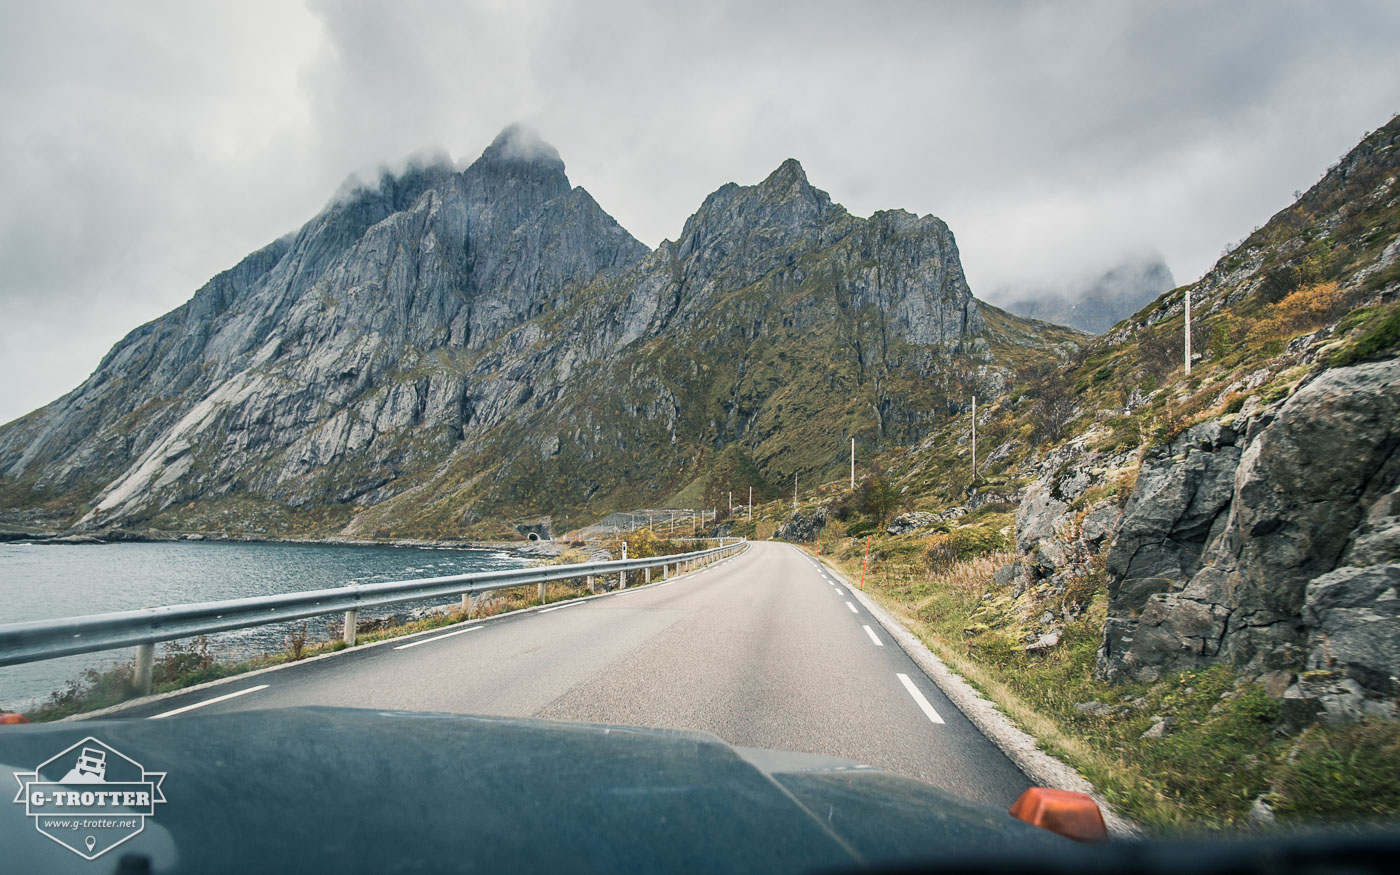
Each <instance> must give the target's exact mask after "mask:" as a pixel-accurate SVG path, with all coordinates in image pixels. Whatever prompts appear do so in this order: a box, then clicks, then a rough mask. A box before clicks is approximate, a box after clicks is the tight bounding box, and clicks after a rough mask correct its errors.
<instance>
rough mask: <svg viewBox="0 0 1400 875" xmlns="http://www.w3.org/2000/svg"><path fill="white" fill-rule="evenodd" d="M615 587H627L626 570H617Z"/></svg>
mask: <svg viewBox="0 0 1400 875" xmlns="http://www.w3.org/2000/svg"><path fill="white" fill-rule="evenodd" d="M617 588H618V589H626V588H627V572H625V571H619V572H618V573H617Z"/></svg>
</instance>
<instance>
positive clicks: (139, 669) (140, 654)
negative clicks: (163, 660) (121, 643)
mask: <svg viewBox="0 0 1400 875" xmlns="http://www.w3.org/2000/svg"><path fill="white" fill-rule="evenodd" d="M155 668H156V644H155V642H154V641H148V642H146V643H145V644H138V645H136V677H134V678H133V679H132V680H133V681H135V684H136V692H137V693H139V694H140V695H142V696H149V695H150V694H151V676H152V675H153V674H155Z"/></svg>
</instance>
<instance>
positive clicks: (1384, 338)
mask: <svg viewBox="0 0 1400 875" xmlns="http://www.w3.org/2000/svg"><path fill="white" fill-rule="evenodd" d="M1353 330H1354V332H1355V333H1356V335H1357V336H1356V338H1355V339H1354V340H1351V341H1349V342H1348V343H1347V344H1346V345H1345V346H1344V347H1342V348H1341V349H1339V350H1337V351H1336V352H1335V353H1333V354H1332V358H1331V360H1330V361H1329V362H1328V364H1329V365H1331V366H1332V367H1334V368H1338V367H1345V366H1347V365H1354V364H1358V363H1360V362H1364V361H1368V360H1370V359H1373V358H1380V357H1382V356H1384V355H1391V354H1394V353H1395V352H1396V350H1397V348H1400V305H1391V306H1390V307H1387V308H1385V309H1383V310H1377V311H1375V312H1373V313H1370V314H1368V316H1367V317H1366V318H1364V319H1362V320H1361V321H1360V322H1359V323H1358V324H1357V326H1356V327H1355V329H1353Z"/></svg>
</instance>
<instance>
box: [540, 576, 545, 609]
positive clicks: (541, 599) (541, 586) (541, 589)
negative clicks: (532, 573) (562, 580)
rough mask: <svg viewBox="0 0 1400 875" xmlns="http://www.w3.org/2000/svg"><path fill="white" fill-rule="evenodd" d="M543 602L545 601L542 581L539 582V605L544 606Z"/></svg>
mask: <svg viewBox="0 0 1400 875" xmlns="http://www.w3.org/2000/svg"><path fill="white" fill-rule="evenodd" d="M544 600H545V592H544V581H540V604H544Z"/></svg>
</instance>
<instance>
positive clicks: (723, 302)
mask: <svg viewBox="0 0 1400 875" xmlns="http://www.w3.org/2000/svg"><path fill="white" fill-rule="evenodd" d="M984 330H985V325H984V323H983V319H982V316H981V311H980V309H979V307H978V305H977V303H976V301H975V300H974V299H973V298H972V295H971V292H970V291H969V289H968V288H967V283H966V280H965V278H964V276H963V273H962V268H961V264H960V262H959V259H958V253H957V246H956V242H955V241H954V239H953V235H952V233H951V232H950V231H949V230H948V227H947V226H946V225H945V224H944V223H943V222H942V221H940V220H939V219H937V218H935V217H933V216H922V217H920V216H914V215H911V214H909V213H906V212H903V211H899V210H894V211H886V212H880V213H877V214H875V215H874V216H872V217H871V218H870V219H859V218H856V217H853V216H851V215H850V214H849V213H847V212H846V210H844V209H843V208H842V207H840V206H839V205H837V204H833V203H832V202H831V199H830V198H829V197H828V196H827V195H826V193H824V192H822V191H820V190H818V189H816V188H814V187H813V186H812V185H811V184H810V183H809V182H808V180H807V178H806V174H805V173H804V172H803V170H802V168H801V166H800V165H799V164H798V163H797V162H796V161H787V162H784V164H783V165H782V166H781V167H779V168H778V169H777V170H776V171H774V173H773V174H771V175H770V176H769V177H768V178H767V179H765V180H764V181H762V182H761V183H759V184H757V185H752V186H739V185H733V184H731V185H726V186H724V187H722V188H721V189H719V190H718V191H716V192H715V193H714V194H712V195H711V196H710V197H709V198H707V199H706V201H705V203H704V204H703V205H702V206H701V208H700V209H699V210H698V211H697V212H696V214H695V215H694V216H692V217H691V218H690V220H689V221H687V223H686V226H685V229H684V232H683V233H682V234H681V236H680V239H679V240H678V241H677V242H675V243H670V242H665V243H663V244H662V245H661V246H660V247H658V248H657V249H656V250H655V251H651V252H648V250H647V249H646V247H645V246H643V245H642V244H641V243H639V242H638V241H636V240H635V239H633V238H632V237H631V236H630V235H629V234H628V233H627V232H626V231H624V230H623V229H622V228H621V227H619V226H618V225H617V223H616V222H615V221H613V219H612V218H611V217H610V216H608V215H607V213H605V212H604V211H603V210H602V208H601V207H599V205H598V204H597V203H596V202H595V201H594V200H593V198H592V197H591V196H590V195H589V194H588V192H586V191H584V190H583V189H581V188H575V187H572V186H571V185H570V183H569V180H568V177H567V176H566V175H565V172H564V165H563V162H562V161H560V159H559V156H558V154H557V153H556V152H555V151H554V150H553V149H552V148H551V147H549V146H548V145H546V144H544V143H542V142H540V141H539V140H538V138H537V137H534V136H533V135H532V134H530V133H529V132H528V131H525V130H523V129H520V128H509V129H507V130H506V131H503V132H502V133H501V135H500V136H499V137H497V138H496V140H495V141H494V142H493V143H492V144H491V145H490V146H489V147H488V148H487V149H486V150H485V151H484V152H483V153H482V155H481V157H480V158H479V159H477V160H476V161H475V162H473V163H472V164H471V165H470V166H469V167H467V168H466V169H465V170H461V171H459V170H457V169H456V168H455V167H454V166H453V165H452V164H451V163H449V162H447V161H446V160H432V161H427V162H421V163H419V164H416V165H413V166H411V167H410V168H409V169H408V170H407V171H406V172H404V173H403V174H400V175H398V176H393V175H389V174H385V175H383V176H382V177H381V178H380V179H379V180H378V181H377V182H376V183H374V184H372V185H356V186H349V187H346V188H345V189H344V190H343V191H342V192H341V194H340V195H339V196H338V197H337V198H336V200H335V201H334V202H333V203H331V204H329V205H328V206H327V207H326V208H325V209H324V210H323V211H322V212H321V214H320V215H318V216H316V217H315V218H313V219H312V220H311V221H310V222H308V223H307V224H306V225H305V226H304V227H303V228H301V229H300V230H299V231H297V232H296V233H295V234H292V235H288V236H287V237H286V238H284V239H281V240H278V241H276V242H275V243H273V244H271V245H269V246H267V247H265V248H264V249H262V250H260V251H259V252H256V253H254V254H252V255H250V256H248V257H247V258H246V259H244V260H243V261H242V262H240V263H239V264H238V265H237V266H235V267H234V268H232V269H231V270H229V271H226V272H225V273H222V274H220V275H219V276H217V277H215V278H214V279H212V280H211V281H210V282H209V283H208V284H207V285H206V286H205V287H204V288H202V289H200V290H199V291H198V292H197V293H196V294H195V295H194V297H193V298H192V299H191V301H190V302H189V303H187V304H186V305H184V306H183V307H180V308H178V309H177V310H175V311H173V312H172V313H170V314H167V315H166V316H164V317H162V318H160V319H158V320H156V321H154V322H152V323H150V324H148V325H145V326H142V327H141V328H138V329H137V330H135V331H133V332H132V333H131V334H129V335H128V336H127V337H126V338H124V339H123V340H122V341H121V342H120V343H118V344H117V345H116V346H115V347H114V348H113V350H112V351H111V352H110V353H109V354H108V356H107V357H106V359H104V361H103V362H102V364H101V365H100V366H99V368H98V369H97V371H96V372H94V374H93V375H92V376H91V377H90V378H89V379H88V380H87V381H85V382H84V383H83V384H82V385H81V386H79V387H78V388H77V389H75V390H74V391H73V392H72V393H69V394H68V395H66V396H64V397H63V398H61V399H59V400H58V401H56V402H54V403H53V404H50V405H49V406H47V407H45V408H43V409H42V410H40V411H36V412H35V413H34V414H31V415H30V416H27V417H25V418H23V419H20V420H17V421H15V422H13V423H10V424H8V425H6V426H4V427H0V480H3V482H4V484H5V485H6V486H10V485H18V487H19V488H20V489H27V490H30V492H31V493H32V495H33V496H34V502H35V503H36V504H38V503H45V502H48V501H49V500H51V499H53V498H55V497H57V498H60V499H62V500H63V501H64V502H67V506H69V507H71V508H73V509H75V512H74V515H73V517H72V518H70V522H71V521H72V519H76V518H77V517H78V516H81V520H82V524H83V525H84V526H86V527H101V526H107V525H112V524H122V523H126V524H133V525H139V524H141V523H142V522H143V521H149V520H151V519H153V518H155V517H157V516H158V515H159V514H161V513H163V512H166V511H172V512H173V510H172V509H178V508H181V507H186V506H189V505H192V504H194V505H197V504H199V503H200V502H205V501H209V500H211V499H225V498H226V499H229V500H230V502H236V501H241V500H242V499H244V498H246V499H248V500H250V501H251V502H253V503H254V504H255V505H257V506H258V507H268V506H271V507H276V508H283V507H291V508H304V509H311V508H316V507H321V506H334V507H337V508H342V509H346V508H349V509H353V510H352V511H347V512H350V513H353V514H359V513H361V512H362V511H365V510H367V509H372V508H383V507H384V506H386V505H389V504H391V503H392V502H397V501H400V500H402V501H403V502H404V506H405V507H408V510H405V511H402V512H399V511H395V514H397V515H398V516H399V517H400V518H402V516H403V515H404V514H407V515H409V516H412V515H414V514H417V513H419V512H420V510H422V509H424V508H427V507H429V506H433V507H434V508H435V511H434V512H435V513H436V514H437V517H436V519H448V520H453V521H454V522H457V523H460V524H461V525H464V526H465V525H471V524H475V523H477V522H480V521H483V520H485V519H488V518H490V517H491V514H492V513H494V512H496V510H497V509H499V508H501V507H507V508H511V513H510V518H513V519H518V518H520V517H522V516H529V515H531V514H539V513H547V512H554V513H555V514H556V518H561V517H560V514H562V513H563V509H567V508H568V507H573V508H579V507H581V506H586V505H588V504H589V503H591V502H596V501H598V500H599V499H600V498H605V497H607V496H609V495H621V494H622V493H624V492H626V491H629V490H630V491H631V492H633V493H635V492H636V489H637V487H638V485H639V484H641V485H645V486H646V487H647V489H648V490H649V492H648V493H647V494H648V496H654V497H658V498H659V497H662V496H663V495H665V494H667V493H666V490H667V489H669V488H672V487H674V486H675V485H676V484H678V483H679V484H681V485H683V484H684V483H685V482H689V478H693V477H694V472H693V471H690V470H686V468H685V464H686V460H687V459H688V458H694V457H696V456H699V455H701V453H702V452H705V453H708V452H710V451H712V450H714V449H718V448H723V447H725V446H728V445H731V444H736V443H740V442H743V444H744V446H745V448H746V451H747V452H748V453H749V454H750V455H751V457H752V458H753V459H754V460H755V461H756V463H759V464H762V463H764V462H767V461H771V460H772V459H773V458H774V457H775V455H776V454H777V453H778V452H779V450H776V449H771V448H770V447H769V446H767V445H766V444H765V441H767V440H768V439H769V438H770V437H772V436H774V435H777V434H779V433H780V432H781V430H782V428H783V427H784V426H785V425H787V426H789V427H790V423H784V422H783V421H782V419H781V416H782V413H781V411H780V412H779V413H773V412H772V411H773V409H774V406H773V405H772V403H771V401H772V398H773V397H774V395H775V394H776V393H777V390H778V388H779V387H778V386H777V385H775V382H774V380H775V378H774V377H773V376H772V375H773V374H775V373H776V374H781V373H784V372H794V371H796V370H797V369H802V368H809V369H810V368H811V366H812V361H811V360H817V361H818V362H819V364H818V367H820V368H821V369H822V372H823V373H825V374H826V375H827V377H828V379H829V381H830V385H828V386H823V387H822V392H823V394H824V397H834V396H835V395H837V394H838V393H839V392H841V391H846V389H845V387H846V386H849V385H854V386H856V387H861V388H862V389H863V391H868V393H869V394H870V396H871V402H872V408H873V410H874V412H875V414H876V416H877V417H878V419H879V421H878V429H879V431H880V435H881V437H882V439H888V440H899V439H901V438H902V437H904V436H906V435H907V434H909V433H912V432H913V431H915V430H916V429H920V428H924V427H925V425H926V423H925V422H924V418H925V417H926V411H927V410H928V409H929V408H930V406H931V405H930V404H929V403H928V401H929V399H927V398H905V397H902V396H900V395H897V394H895V393H892V392H888V391H886V390H885V389H884V388H883V387H884V386H885V385H886V383H887V381H888V378H889V377H890V376H891V375H895V376H898V377H899V378H900V379H901V380H904V381H905V383H906V384H909V383H914V384H916V385H919V386H931V387H936V386H937V385H939V381H940V380H945V379H946V380H949V381H951V380H952V379H953V378H952V377H951V376H949V375H950V374H952V373H953V372H954V368H952V367H951V365H952V364H953V360H954V358H955V357H960V358H961V359H962V360H963V361H964V362H965V363H968V364H972V365H974V366H975V367H974V368H971V369H968V370H975V372H976V373H977V375H978V376H976V377H973V378H970V379H972V380H973V382H977V381H979V380H980V381H983V382H985V384H986V385H987V386H988V387H990V386H995V385H1001V384H1003V383H1004V382H1005V379H1006V375H1005V374H1004V373H1003V372H1002V370H1001V369H999V368H998V367H997V365H996V364H995V363H994V362H992V361H990V354H989V353H988V352H987V343H986V341H985V340H984V339H983V337H982V335H983V333H984ZM832 349H836V350H839V351H840V352H839V356H840V357H839V360H837V361H832V360H831V357H832V356H833V355H834V354H833V353H832V352H831V350H832ZM774 350H776V352H774ZM818 350H819V351H820V356H821V358H819V357H818V353H817V351H818ZM764 356H770V357H772V358H769V359H767V360H765V359H764V358H763V357H764ZM760 366H761V367H760ZM784 369H786V371H785V370H784ZM755 373H758V374H764V375H765V376H763V377H757V376H754V374H755ZM848 375H849V378H848ZM958 379H959V380H962V379H963V378H961V377H959V378H958ZM949 385H951V383H950V384H949ZM978 385H979V387H980V386H981V384H980V383H979V384H978ZM963 388H965V386H964V384H962V383H959V386H958V390H959V391H962V389H963ZM921 423H922V424H921ZM617 459H623V460H625V463H619V462H615V461H614V460H617ZM410 495H411V496H412V500H411V501H409V500H408V499H407V498H406V496H410ZM635 497H636V496H635V494H634V495H631V496H628V500H629V501H631V500H632V498H635ZM435 503H436V504H435ZM409 505H411V507H409ZM254 513H256V512H254ZM377 519H378V520H379V522H375V523H373V524H371V523H368V522H367V523H366V525H373V526H375V527H379V526H380V524H381V523H382V522H383V521H385V520H388V519H392V515H389V514H388V513H387V511H386V513H385V515H381V516H380V517H378V518H377ZM354 525H356V523H352V528H353V526H354ZM347 533H350V534H354V533H355V532H353V531H350V530H348V529H347Z"/></svg>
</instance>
